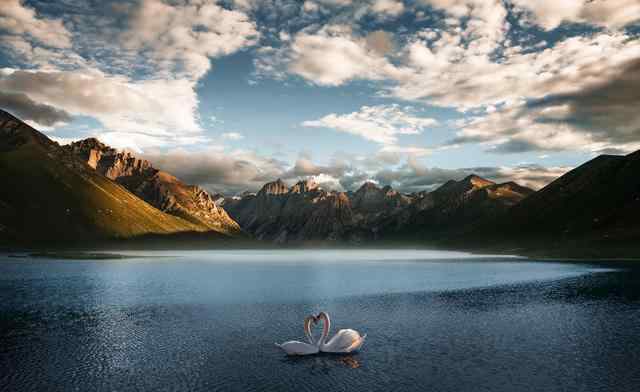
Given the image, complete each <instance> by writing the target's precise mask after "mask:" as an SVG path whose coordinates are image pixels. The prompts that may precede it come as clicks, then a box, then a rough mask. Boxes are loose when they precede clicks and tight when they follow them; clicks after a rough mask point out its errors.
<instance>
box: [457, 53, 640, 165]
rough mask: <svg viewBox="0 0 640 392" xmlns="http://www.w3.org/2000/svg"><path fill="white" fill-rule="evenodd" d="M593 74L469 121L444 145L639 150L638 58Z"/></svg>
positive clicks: (519, 149) (510, 150)
mask: <svg viewBox="0 0 640 392" xmlns="http://www.w3.org/2000/svg"><path fill="white" fill-rule="evenodd" d="M593 72H594V73H595V74H596V75H597V76H596V77H595V78H596V80H598V82H597V83H591V84H589V85H588V86H585V87H582V88H579V89H576V90H575V91H573V92H568V93H562V94H555V95H547V96H545V97H543V98H540V99H534V100H529V101H525V100H523V101H520V102H518V103H514V104H513V105H511V106H509V107H503V108H501V109H500V110H497V111H493V112H491V113H488V114H487V115H486V116H479V117H475V118H472V119H470V120H469V121H467V122H466V123H465V124H464V125H463V126H462V129H461V131H460V132H458V136H457V137H456V138H454V139H453V140H451V141H450V142H449V144H459V143H477V142H485V143H487V144H489V145H490V146H491V147H490V151H493V152H497V153H520V152H528V151H563V150H587V151H593V152H598V151H605V150H612V149H613V150H615V151H621V152H631V151H634V150H636V149H639V148H640V114H639V113H638V112H637V110H635V109H634V108H637V107H638V105H640V94H639V92H638V91H640V76H639V75H640V59H633V60H628V61H625V62H622V63H620V64H617V65H616V66H615V67H612V68H611V69H607V70H604V69H603V70H600V68H599V67H598V69H594V70H593ZM602 72H607V73H608V75H607V76H608V79H602V80H600V76H601V75H602ZM586 75H588V72H584V73H583V76H586ZM551 83H553V82H551Z"/></svg>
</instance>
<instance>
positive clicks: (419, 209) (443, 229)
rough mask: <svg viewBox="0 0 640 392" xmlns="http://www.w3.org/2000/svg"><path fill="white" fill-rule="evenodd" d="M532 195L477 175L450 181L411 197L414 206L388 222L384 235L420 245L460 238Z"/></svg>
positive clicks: (516, 185)
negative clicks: (418, 242)
mask: <svg viewBox="0 0 640 392" xmlns="http://www.w3.org/2000/svg"><path fill="white" fill-rule="evenodd" d="M533 193H534V191H533V190H532V189H529V188H526V187H523V186H520V185H518V184H516V183H514V182H507V183H502V184H496V183H494V182H492V181H489V180H486V179H484V178H481V177H479V176H476V175H470V176H468V177H466V178H464V179H462V180H459V181H454V180H450V181H447V182H446V183H445V184H443V185H442V186H440V187H439V188H437V189H436V190H434V191H432V192H420V193H418V194H414V195H412V197H413V202H412V203H411V204H410V205H409V207H408V208H407V210H406V211H404V213H403V214H402V215H401V218H402V219H400V220H399V219H397V218H396V220H395V221H390V222H388V223H387V225H386V226H387V230H386V233H385V234H386V236H387V237H392V238H394V239H405V240H408V239H411V240H421V241H424V240H427V241H434V240H441V239H446V238H449V237H458V236H460V235H461V234H463V233H466V232H468V231H470V230H472V229H473V227H475V226H476V225H478V224H479V223H481V222H484V221H486V220H492V219H495V218H497V217H499V216H501V215H503V214H505V213H506V212H507V211H508V210H509V209H510V208H511V207H512V206H514V205H516V204H518V203H519V202H521V201H522V200H525V199H526V198H527V197H529V196H530V195H532V194H533Z"/></svg>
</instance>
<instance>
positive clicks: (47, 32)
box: [0, 0, 72, 48]
mask: <svg viewBox="0 0 640 392" xmlns="http://www.w3.org/2000/svg"><path fill="white" fill-rule="evenodd" d="M0 30H3V31H4V32H5V33H7V34H9V35H12V36H19V37H23V38H24V39H25V40H29V41H35V42H38V43H40V44H42V45H44V46H48V47H52V48H70V47H71V45H72V42H71V41H72V38H71V33H70V32H69V31H68V30H67V29H66V27H65V26H64V24H63V23H62V21H61V20H60V19H49V18H43V17H39V16H38V15H37V14H36V12H35V10H34V9H33V8H29V7H25V6H24V5H23V4H22V1H21V0H3V1H2V7H0ZM0 40H3V38H2V37H0Z"/></svg>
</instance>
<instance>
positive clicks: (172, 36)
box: [122, 0, 259, 79]
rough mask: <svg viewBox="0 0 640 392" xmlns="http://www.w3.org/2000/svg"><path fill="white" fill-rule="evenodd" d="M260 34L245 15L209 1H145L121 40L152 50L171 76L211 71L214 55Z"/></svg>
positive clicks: (244, 44)
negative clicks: (175, 3) (181, 2)
mask: <svg viewBox="0 0 640 392" xmlns="http://www.w3.org/2000/svg"><path fill="white" fill-rule="evenodd" d="M258 35H259V34H258V32H257V30H256V25H255V23H253V22H252V21H250V20H249V18H248V16H247V15H246V14H244V13H242V12H239V11H234V10H227V9H224V8H222V7H221V6H219V5H217V4H213V3H210V2H207V1H204V0H194V1H192V2H190V3H188V4H180V5H170V4H167V3H164V2H163V1H161V0H143V1H142V3H141V5H140V7H139V8H138V10H137V11H136V13H135V15H134V17H133V20H132V21H131V28H130V29H129V30H128V31H127V32H125V33H124V34H123V37H122V42H123V44H124V46H125V47H126V48H128V49H130V50H135V51H144V50H148V51H150V57H151V59H152V60H153V61H155V62H156V64H157V66H158V68H159V69H160V70H161V71H163V72H167V73H168V74H169V75H173V74H178V75H181V76H183V77H187V78H191V79H199V78H200V77H202V76H203V75H204V74H205V73H206V72H207V71H208V70H209V68H210V66H211V64H210V60H209V58H210V57H219V56H222V55H228V54H230V53H233V52H235V51H237V50H239V49H242V48H245V47H248V46H251V45H253V44H255V43H256V40H257V37H258Z"/></svg>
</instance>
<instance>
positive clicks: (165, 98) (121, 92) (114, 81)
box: [0, 70, 201, 137]
mask: <svg viewBox="0 0 640 392" xmlns="http://www.w3.org/2000/svg"><path fill="white" fill-rule="evenodd" d="M0 89H2V90H5V91H13V92H15V93H23V94H27V95H28V96H29V97H30V98H32V99H33V100H35V101H37V102H41V103H43V104H46V105H51V106H54V107H56V108H59V109H61V110H64V111H66V112H68V113H71V114H73V115H85V116H91V117H95V118H96V119H98V120H99V121H100V122H101V123H102V125H103V127H104V128H106V129H109V130H118V131H121V132H142V133H146V134H150V135H155V136H156V137H172V136H179V134H194V133H200V131H201V130H200V126H199V124H198V123H197V122H196V118H195V110H196V108H197V103H198V100H197V97H196V95H195V92H194V90H193V84H192V83H191V82H190V81H188V80H184V79H174V80H162V79H158V80H142V81H132V80H130V79H128V78H127V77H123V76H111V75H107V74H103V73H101V72H98V71H95V70H90V71H23V70H15V71H14V72H12V73H11V74H9V75H6V76H4V77H0Z"/></svg>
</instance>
